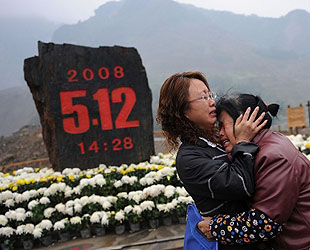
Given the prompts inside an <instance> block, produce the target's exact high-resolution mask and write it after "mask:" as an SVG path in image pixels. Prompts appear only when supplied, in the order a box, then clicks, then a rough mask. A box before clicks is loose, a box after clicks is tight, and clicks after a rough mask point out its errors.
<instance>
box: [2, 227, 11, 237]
mask: <svg viewBox="0 0 310 250" xmlns="http://www.w3.org/2000/svg"><path fill="white" fill-rule="evenodd" d="M14 233H15V229H13V228H12V227H1V228H0V236H1V235H2V236H4V237H7V238H10V237H11V236H12V235H13V234H14Z"/></svg>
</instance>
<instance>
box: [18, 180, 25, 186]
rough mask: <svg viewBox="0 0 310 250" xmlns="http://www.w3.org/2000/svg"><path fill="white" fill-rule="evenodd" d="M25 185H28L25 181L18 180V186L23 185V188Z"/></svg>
mask: <svg viewBox="0 0 310 250" xmlns="http://www.w3.org/2000/svg"><path fill="white" fill-rule="evenodd" d="M25 183H26V182H25V180H17V182H16V184H17V185H21V186H22V185H25Z"/></svg>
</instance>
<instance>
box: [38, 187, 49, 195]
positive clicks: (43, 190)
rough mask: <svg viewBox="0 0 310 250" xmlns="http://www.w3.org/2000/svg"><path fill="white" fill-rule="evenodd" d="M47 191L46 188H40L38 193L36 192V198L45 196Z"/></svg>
mask: <svg viewBox="0 0 310 250" xmlns="http://www.w3.org/2000/svg"><path fill="white" fill-rule="evenodd" d="M46 190H47V188H46V187H43V188H39V189H38V190H37V192H36V196H35V197H37V196H39V195H44V192H45V191H46Z"/></svg>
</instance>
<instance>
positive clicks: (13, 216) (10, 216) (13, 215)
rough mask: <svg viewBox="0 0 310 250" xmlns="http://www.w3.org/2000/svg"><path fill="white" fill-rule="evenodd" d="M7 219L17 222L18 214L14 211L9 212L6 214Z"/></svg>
mask: <svg viewBox="0 0 310 250" xmlns="http://www.w3.org/2000/svg"><path fill="white" fill-rule="evenodd" d="M5 217H6V218H8V219H9V220H16V212H15V211H14V210H9V211H7V212H6V213H5Z"/></svg>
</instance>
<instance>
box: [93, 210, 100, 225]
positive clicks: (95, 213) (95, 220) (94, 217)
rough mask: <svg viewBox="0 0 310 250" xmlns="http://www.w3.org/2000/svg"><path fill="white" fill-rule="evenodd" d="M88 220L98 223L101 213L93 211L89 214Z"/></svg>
mask: <svg viewBox="0 0 310 250" xmlns="http://www.w3.org/2000/svg"><path fill="white" fill-rule="evenodd" d="M90 222H91V223H93V224H94V223H100V222H101V215H100V213H99V212H94V213H93V214H92V215H91V216H90Z"/></svg>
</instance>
